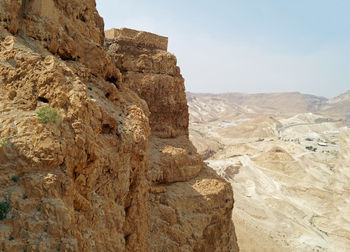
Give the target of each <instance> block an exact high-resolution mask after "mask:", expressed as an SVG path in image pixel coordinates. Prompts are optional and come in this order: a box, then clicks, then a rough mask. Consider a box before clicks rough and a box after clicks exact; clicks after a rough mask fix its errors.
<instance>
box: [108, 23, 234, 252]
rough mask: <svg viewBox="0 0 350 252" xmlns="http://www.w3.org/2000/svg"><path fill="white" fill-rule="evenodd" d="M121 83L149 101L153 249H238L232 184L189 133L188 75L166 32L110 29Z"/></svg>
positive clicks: (151, 235) (109, 36)
mask: <svg viewBox="0 0 350 252" xmlns="http://www.w3.org/2000/svg"><path fill="white" fill-rule="evenodd" d="M106 37H107V38H110V39H106V43H105V46H106V50H107V53H108V54H109V55H110V56H111V58H112V59H113V60H114V62H115V65H116V67H117V68H118V69H120V71H121V73H122V80H123V83H124V84H125V85H126V86H127V87H129V88H130V89H132V90H134V91H135V92H136V93H137V94H138V95H139V96H140V97H141V98H142V99H144V100H145V101H146V102H147V105H148V107H149V110H150V113H151V114H150V117H149V118H150V126H151V136H150V138H149V149H148V158H149V161H148V164H149V167H148V173H147V175H148V180H149V181H150V187H151V190H150V195H149V198H150V200H149V201H148V210H149V214H150V222H149V227H150V233H149V238H150V240H151V241H152V243H151V250H152V251H157V249H159V251H191V250H195V251H235V250H238V248H237V247H236V242H235V235H234V231H233V226H232V223H231V221H230V218H231V211H232V207H233V200H232V189H231V187H230V186H229V185H228V184H227V183H226V182H225V181H223V180H222V179H220V178H219V177H218V176H217V175H216V174H215V173H214V172H213V171H212V170H211V169H210V168H208V167H205V166H204V165H203V162H202V160H201V157H200V156H199V155H198V154H197V152H196V149H195V148H194V147H193V145H192V143H191V142H190V140H189V136H188V118H189V115H188V107H187V101H186V95H185V87H184V79H183V77H182V76H181V74H180V69H179V67H177V66H176V61H177V60H176V57H175V56H174V55H172V54H170V53H168V52H167V50H166V49H167V38H165V37H161V36H157V35H154V34H151V33H146V32H138V31H134V30H130V29H125V28H124V29H121V30H118V29H112V30H109V31H107V32H106Z"/></svg>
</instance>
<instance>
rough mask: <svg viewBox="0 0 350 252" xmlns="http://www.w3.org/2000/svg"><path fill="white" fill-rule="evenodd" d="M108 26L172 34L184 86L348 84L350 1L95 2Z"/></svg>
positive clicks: (265, 88) (252, 89)
mask: <svg viewBox="0 0 350 252" xmlns="http://www.w3.org/2000/svg"><path fill="white" fill-rule="evenodd" d="M97 9H98V11H99V13H100V15H101V16H102V17H103V18H104V22H105V29H110V28H121V27H128V28H133V29H136V30H144V31H148V32H153V33H156V34H159V35H163V36H167V37H168V38H169V48H168V51H169V52H171V53H173V54H174V55H175V56H176V57H177V59H178V65H179V66H180V68H181V73H182V75H183V77H184V78H185V85H186V91H190V92H197V93H199V92H201V93H225V92H240V93H269V92H294V91H298V92H301V93H307V94H314V95H319V96H324V97H328V98H330V97H334V96H337V95H339V94H341V93H344V92H346V91H348V90H350V69H349V67H350V62H349V61H350V15H349V13H350V1H348V0H221V1H212V0H211V1H208V0H192V1H189V0H177V1H169V0H148V1H145V0H122V1H120V0H97Z"/></svg>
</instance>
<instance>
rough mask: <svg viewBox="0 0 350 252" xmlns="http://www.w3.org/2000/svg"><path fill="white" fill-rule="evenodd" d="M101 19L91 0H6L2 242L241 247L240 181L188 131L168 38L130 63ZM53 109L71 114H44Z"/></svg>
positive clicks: (38, 246) (31, 246) (2, 26)
mask: <svg viewBox="0 0 350 252" xmlns="http://www.w3.org/2000/svg"><path fill="white" fill-rule="evenodd" d="M103 26H104V25H103V20H102V18H101V17H100V16H99V15H98V13H97V11H96V8H95V1H94V0H89V1H84V2H81V1H77V0H74V1H66V0H64V1H57V0H45V1H44V0H32V1H17V0H0V39H1V42H0V140H1V147H0V172H1V176H0V203H2V204H1V205H0V206H1V209H0V210H1V213H2V214H3V215H4V218H2V220H0V249H1V250H2V251H28V252H29V251H162V250H164V249H166V250H167V251H189V250H197V251H215V250H216V251H230V250H232V248H234V246H235V243H234V239H233V238H234V236H233V233H232V224H231V222H230V219H231V218H230V215H231V211H232V207H233V199H232V190H231V187H230V186H229V185H228V184H227V183H225V182H224V181H223V180H221V179H219V178H218V177H217V176H216V175H215V174H213V172H212V171H211V170H210V169H209V168H203V169H202V167H203V164H202V161H201V159H200V157H199V156H198V154H196V151H195V149H194V147H193V146H192V144H191V143H190V142H189V140H188V112H187V106H186V99H185V93H184V85H183V79H182V77H181V76H180V74H179V69H178V68H177V67H176V59H175V57H174V56H171V55H170V54H168V53H166V52H165V50H164V49H165V48H164V45H165V44H167V43H165V42H164V41H162V43H161V46H160V47H162V49H161V50H159V51H160V54H159V57H160V60H159V61H157V62H158V63H154V64H158V65H157V67H153V65H152V67H151V68H149V69H150V71H149V72H148V75H147V73H146V72H145V73H144V76H142V74H143V73H142V71H141V72H140V73H136V72H137V71H135V73H133V72H131V71H130V72H129V73H128V72H127V71H126V70H125V68H123V67H120V66H119V65H118V62H119V61H121V59H120V58H119V56H118V55H115V54H113V53H111V52H108V54H109V55H111V56H112V57H110V56H109V55H107V54H106V53H105V51H104V48H103V43H104V33H103ZM131 33H132V34H135V33H138V32H131ZM137 39H139V40H137ZM133 41H138V42H137V43H136V44H138V43H140V44H138V45H141V44H142V46H144V47H145V50H146V49H147V50H150V49H148V48H149V46H148V44H154V42H152V39H149V37H148V36H144V37H143V38H140V37H137V36H136V37H135V38H130V40H129V41H125V46H126V47H127V46H128V44H129V46H130V48H133V47H134V46H135V43H133ZM140 41H141V42H140ZM114 45H116V44H114ZM138 47H140V46H138ZM158 47H159V46H158ZM109 48H111V47H109ZM136 48H137V46H136ZM152 50H158V49H156V48H153V49H152ZM136 56H137V57H136ZM153 56H154V55H152V54H149V55H145V56H142V55H135V58H133V59H132V60H131V61H132V62H130V64H134V61H135V62H141V63H140V64H142V62H143V61H142V60H140V59H143V58H145V59H146V58H147V59H149V58H152V57H153ZM120 57H121V58H122V56H120ZM125 57H127V56H126V55H125ZM164 57H165V58H164ZM138 58H140V59H138ZM167 59H169V60H167ZM163 64H165V65H163ZM169 66H170V67H169ZM170 68H171V69H173V70H172V71H173V72H166V74H165V72H162V73H161V71H170V70H169V69H170ZM164 69H166V70H164ZM120 71H122V73H123V74H122V75H121V73H120ZM152 71H158V73H157V74H154V76H156V77H154V76H153V73H152ZM128 74H129V75H128ZM138 74H139V75H138ZM160 75H164V78H165V79H163V78H161V77H159V76H160ZM127 76H129V77H127ZM150 80H151V81H150ZM165 80H167V81H166V82H165ZM168 80H169V81H168ZM138 83H139V84H140V85H141V89H139V90H138V89H136V88H135V87H136V86H138V85H137V84H138ZM159 94H162V99H160V100H158V99H156V98H157V96H158V95H159ZM140 97H141V98H140ZM44 107H51V108H56V109H57V111H59V114H60V115H61V117H62V121H61V122H49V123H42V122H40V120H39V118H38V114H37V112H38V111H39V110H40V109H42V108H44ZM177 118H179V120H176V119H177ZM6 205H8V206H9V209H6V211H5V210H4V208H3V206H6ZM3 210H4V211H3Z"/></svg>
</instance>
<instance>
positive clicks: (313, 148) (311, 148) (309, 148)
mask: <svg viewBox="0 0 350 252" xmlns="http://www.w3.org/2000/svg"><path fill="white" fill-rule="evenodd" d="M305 149H307V150H310V151H314V152H316V151H317V148H315V147H312V146H306V147H305Z"/></svg>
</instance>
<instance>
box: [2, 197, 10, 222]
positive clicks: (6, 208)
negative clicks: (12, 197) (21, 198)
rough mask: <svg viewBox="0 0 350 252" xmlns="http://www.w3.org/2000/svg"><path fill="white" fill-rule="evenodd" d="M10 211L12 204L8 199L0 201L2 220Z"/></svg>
mask: <svg viewBox="0 0 350 252" xmlns="http://www.w3.org/2000/svg"><path fill="white" fill-rule="evenodd" d="M9 211H10V204H9V203H8V202H6V201H3V202H0V220H3V219H5V218H6V215H7V214H8V212H9Z"/></svg>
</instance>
